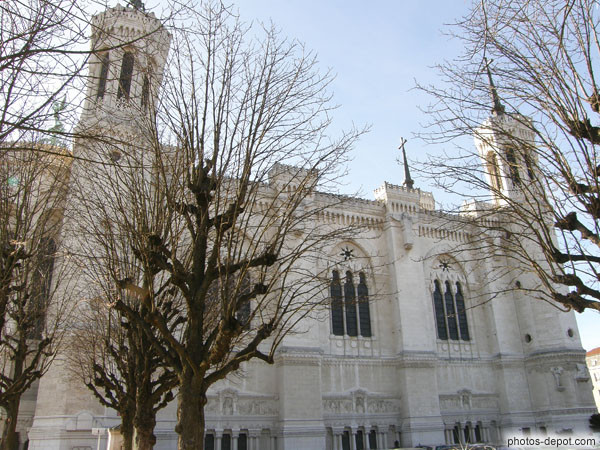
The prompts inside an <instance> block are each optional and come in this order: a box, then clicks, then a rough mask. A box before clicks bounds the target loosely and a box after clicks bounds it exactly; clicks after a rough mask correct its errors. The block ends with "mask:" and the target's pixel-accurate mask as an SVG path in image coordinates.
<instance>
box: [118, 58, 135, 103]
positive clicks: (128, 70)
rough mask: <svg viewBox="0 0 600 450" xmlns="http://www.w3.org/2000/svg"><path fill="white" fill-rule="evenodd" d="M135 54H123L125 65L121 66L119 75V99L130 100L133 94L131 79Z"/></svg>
mask: <svg viewBox="0 0 600 450" xmlns="http://www.w3.org/2000/svg"><path fill="white" fill-rule="evenodd" d="M133 64H134V57H133V53H131V52H125V53H124V54H123V63H122V64H121V74H120V75H119V89H118V91H117V98H125V99H126V100H129V94H130V92H131V78H132V77H133Z"/></svg>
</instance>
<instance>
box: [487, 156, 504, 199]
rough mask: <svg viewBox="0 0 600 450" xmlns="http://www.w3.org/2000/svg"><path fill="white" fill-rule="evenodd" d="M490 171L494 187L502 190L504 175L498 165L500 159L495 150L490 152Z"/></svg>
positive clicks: (488, 158)
mask: <svg viewBox="0 0 600 450" xmlns="http://www.w3.org/2000/svg"><path fill="white" fill-rule="evenodd" d="M487 160H488V172H489V174H490V178H491V180H492V189H494V190H496V191H501V190H502V177H501V176H500V168H499V167H498V159H497V158H496V154H495V153H493V152H490V153H488V157H487Z"/></svg>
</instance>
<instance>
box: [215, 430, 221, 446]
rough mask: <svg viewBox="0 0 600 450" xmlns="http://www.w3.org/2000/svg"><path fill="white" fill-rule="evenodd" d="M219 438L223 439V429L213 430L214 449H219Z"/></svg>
mask: <svg viewBox="0 0 600 450" xmlns="http://www.w3.org/2000/svg"><path fill="white" fill-rule="evenodd" d="M221 439H223V430H215V450H221Z"/></svg>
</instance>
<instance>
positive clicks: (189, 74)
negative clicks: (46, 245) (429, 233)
mask: <svg viewBox="0 0 600 450" xmlns="http://www.w3.org/2000/svg"><path fill="white" fill-rule="evenodd" d="M188 12H189V14H190V17H189V18H188V19H189V20H186V21H184V22H183V23H184V24H185V25H186V27H187V28H185V29H183V30H182V29H179V30H176V31H173V40H172V43H171V54H170V57H169V61H168V62H167V66H166V67H167V68H168V69H167V72H166V73H165V75H164V79H165V82H164V83H163V88H162V93H161V95H160V97H159V100H158V102H157V103H156V105H155V106H156V108H155V109H154V108H148V109H147V110H146V111H145V112H144V113H143V114H140V119H139V120H138V121H137V122H136V124H135V125H136V126H139V127H140V129H139V131H137V132H136V131H135V128H132V130H131V133H132V135H131V136H130V137H129V138H128V139H127V141H128V142H130V143H131V144H129V145H125V144H122V145H121V146H120V147H119V148H118V151H116V150H117V149H116V148H113V150H112V153H111V155H112V156H113V159H118V162H117V163H116V164H112V165H110V167H109V166H108V165H107V167H106V168H105V169H104V170H98V169H97V168H96V169H93V170H90V171H89V176H86V177H84V178H85V180H86V183H87V186H88V187H87V188H86V187H84V186H82V190H81V192H82V194H81V195H79V196H78V197H79V198H78V202H79V204H80V205H82V207H81V212H80V214H83V216H85V217H87V219H86V221H87V223H97V224H103V226H105V227H106V228H107V229H108V228H110V229H111V231H110V232H109V233H106V232H104V233H105V234H114V235H120V236H123V239H124V240H125V241H126V242H127V243H128V248H127V249H126V250H127V251H128V252H129V253H130V254H132V255H134V256H135V263H136V266H137V267H138V268H139V271H138V272H137V273H136V274H127V273H117V272H116V271H113V272H110V273H109V275H110V277H111V278H112V280H113V282H114V285H115V288H116V289H121V290H123V289H124V290H125V291H126V292H127V293H128V296H129V297H130V298H136V299H138V301H139V305H140V306H139V307H137V308H136V307H134V305H132V304H131V302H127V301H125V299H124V298H123V297H120V298H117V299H116V302H115V303H114V308H115V309H116V310H117V311H119V312H120V313H121V314H123V316H124V317H126V318H127V321H128V323H129V324H136V325H138V326H140V327H142V328H143V329H145V330H146V337H147V338H148V339H149V340H150V341H151V342H152V345H153V346H154V348H155V349H156V351H157V352H158V354H159V355H160V356H161V357H162V358H163V360H164V362H165V363H166V364H168V365H169V366H170V367H171V368H172V370H173V371H174V372H175V373H176V375H177V382H178V385H179V390H178V423H177V426H176V431H177V433H178V434H179V448H181V449H202V448H203V446H204V441H203V437H204V407H205V405H206V402H207V396H206V393H207V390H208V389H209V388H210V386H212V385H213V384H214V383H215V382H217V381H218V380H221V379H223V378H225V377H226V376H227V375H229V374H230V373H232V372H234V371H236V370H237V369H239V368H240V365H241V364H243V363H244V362H245V361H248V360H249V359H251V358H259V359H261V360H263V361H266V362H267V363H272V362H273V358H274V352H275V349H276V348H277V346H278V344H279V343H280V342H281V341H282V339H283V338H284V336H285V335H286V333H289V332H290V331H291V330H293V329H294V326H295V325H296V324H297V323H298V322H299V321H300V320H302V319H303V318H304V317H306V316H307V315H308V314H311V312H313V311H314V310H315V308H317V307H319V306H320V305H322V304H323V302H325V301H326V300H327V297H328V296H327V294H326V291H327V281H326V278H327V277H326V275H325V274H319V273H315V272H314V267H316V265H315V264H314V263H315V261H316V260H317V259H319V258H326V257H327V256H326V249H327V248H328V246H330V245H331V244H332V243H333V242H335V241H337V239H341V238H343V237H344V236H347V234H348V231H349V228H350V227H346V226H344V225H343V224H340V225H337V226H336V227H332V226H331V225H329V224H326V221H324V220H318V219H319V218H320V217H322V215H324V214H325V210H326V209H327V208H328V207H332V206H335V205H337V206H339V205H340V204H341V203H342V202H343V197H340V196H336V195H326V194H318V193H317V188H319V189H325V190H326V189H331V188H332V187H333V186H335V180H336V178H337V177H338V176H339V175H340V172H339V170H340V164H341V163H342V162H343V161H344V160H345V158H346V156H347V152H348V151H349V149H350V147H351V146H352V144H353V142H354V141H355V139H356V138H357V136H358V135H359V134H360V132H356V131H353V132H351V133H348V134H344V135H343V136H342V137H341V138H339V139H338V140H330V139H329V138H328V137H327V135H326V131H327V130H328V126H329V124H330V117H329V114H330V113H331V111H332V109H333V107H332V105H331V102H330V95H329V94H328V92H327V86H328V83H329V81H330V76H329V75H320V74H319V73H318V72H317V71H316V60H315V57H314V55H312V54H307V53H305V52H303V49H302V47H301V46H300V45H299V44H298V43H296V42H288V41H285V40H282V39H280V38H279V36H278V34H277V33H276V32H275V31H273V30H271V29H266V30H263V32H262V33H258V34H259V35H260V34H262V36H261V37H260V38H256V37H252V35H251V34H250V33H249V30H248V29H246V28H245V27H244V26H243V25H241V24H240V23H239V22H238V21H237V20H236V19H235V17H233V16H232V14H231V13H230V11H228V10H227V9H226V8H224V7H223V6H222V5H220V4H219V3H218V2H217V3H215V4H211V5H207V6H203V7H202V9H201V10H200V11H192V10H190V11H188ZM252 32H254V30H252ZM154 111H156V112H155V113H154ZM124 141H125V140H123V142H124ZM133 143H135V144H133ZM86 148H87V149H88V150H89V151H90V152H92V153H98V152H104V153H106V149H104V150H102V149H101V148H99V144H93V143H92V144H91V145H90V146H87V147H86ZM97 180H98V181H97ZM98 183H100V186H102V187H101V188H100V189H99V188H98V186H99V184H98ZM90 186H91V187H90ZM94 230H95V232H97V231H100V229H99V227H96V228H94ZM82 236H85V234H82ZM99 236H103V234H102V233H100V234H99ZM84 239H85V237H84ZM88 255H89V253H88ZM97 255H98V257H97V258H96V263H94V264H97V266H98V267H101V264H100V261H99V259H98V258H103V257H104V256H102V255H106V252H105V251H101V252H100V253H97ZM164 294H168V295H169V296H170V298H172V299H173V308H177V309H176V310H177V312H178V314H179V317H180V319H179V323H180V325H179V326H176V327H173V326H171V323H172V322H170V321H171V320H172V319H170V318H169V316H168V315H167V313H166V310H165V309H164V308H163V307H161V306H160V302H161V301H162V300H161V298H162V296H163V295H164ZM142 309H143V310H144V311H145V313H144V314H140V312H141V311H142ZM175 320H177V319H175Z"/></svg>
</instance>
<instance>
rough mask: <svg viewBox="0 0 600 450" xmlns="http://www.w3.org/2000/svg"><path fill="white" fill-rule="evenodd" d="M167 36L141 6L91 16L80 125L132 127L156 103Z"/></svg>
mask: <svg viewBox="0 0 600 450" xmlns="http://www.w3.org/2000/svg"><path fill="white" fill-rule="evenodd" d="M170 39H171V38H170V35H169V33H168V31H167V30H166V29H165V27H164V26H163V25H162V23H161V22H160V20H158V19H157V18H156V17H155V16H154V14H153V13H146V12H143V7H139V6H138V7H123V6H120V5H117V6H115V7H114V8H110V9H107V10H106V11H104V12H102V13H100V14H98V15H96V16H94V18H93V20H92V36H91V50H92V54H91V57H90V62H89V75H88V83H87V95H86V101H85V105H84V110H83V113H82V115H81V119H80V124H79V127H80V128H82V127H94V128H103V129H111V130H114V129H115V127H117V128H119V127H121V126H123V125H124V124H126V126H131V125H132V123H133V124H135V123H136V122H137V121H138V120H140V118H143V117H144V116H145V115H146V114H147V113H148V112H149V111H152V110H153V108H154V105H155V104H156V98H157V94H158V89H159V86H160V83H161V81H162V77H163V69H164V65H165V62H166V59H167V54H168V51H169V43H170Z"/></svg>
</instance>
